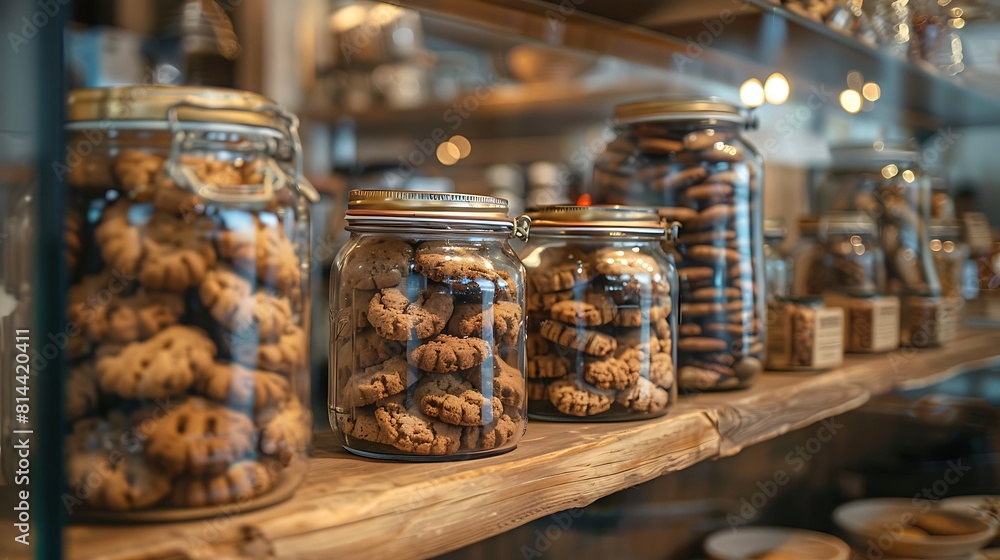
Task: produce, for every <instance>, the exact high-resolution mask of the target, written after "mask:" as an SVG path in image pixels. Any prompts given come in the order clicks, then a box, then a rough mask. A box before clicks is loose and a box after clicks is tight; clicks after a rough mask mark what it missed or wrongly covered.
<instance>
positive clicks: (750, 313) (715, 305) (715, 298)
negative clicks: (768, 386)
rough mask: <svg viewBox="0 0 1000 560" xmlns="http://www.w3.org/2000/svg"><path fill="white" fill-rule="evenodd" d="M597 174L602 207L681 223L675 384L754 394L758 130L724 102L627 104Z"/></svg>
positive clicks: (758, 313)
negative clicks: (646, 210) (617, 204)
mask: <svg viewBox="0 0 1000 560" xmlns="http://www.w3.org/2000/svg"><path fill="white" fill-rule="evenodd" d="M616 122H617V125H618V127H619V130H618V136H617V138H616V139H615V140H614V141H613V142H611V143H610V144H608V146H607V150H606V151H605V153H604V154H602V155H601V156H600V157H599V158H598V160H597V162H596V163H595V168H594V177H593V179H594V181H593V184H594V194H593V197H594V199H595V200H620V201H622V202H624V203H627V204H634V205H644V206H659V207H660V214H661V216H663V217H665V218H666V219H668V220H670V221H678V222H680V223H681V231H682V233H681V235H680V236H679V237H678V239H677V243H676V244H675V246H674V247H673V248H672V255H673V257H674V259H675V262H676V263H677V267H678V276H679V278H680V293H679V301H680V308H681V316H680V325H679V327H678V339H677V359H678V365H679V366H680V368H679V370H678V374H679V375H678V381H679V384H680V388H681V389H691V390H698V391H706V390H719V389H737V388H742V387H748V386H749V385H751V384H752V383H753V382H754V380H755V379H756V378H757V377H758V375H759V374H760V372H761V371H762V370H763V358H764V341H765V327H764V325H763V321H762V317H764V313H765V302H764V297H765V294H764V289H763V282H764V266H763V257H762V255H761V252H762V246H763V239H762V231H761V230H762V225H763V218H762V215H761V211H762V204H761V188H760V185H761V184H762V180H763V179H762V164H761V157H760V155H759V154H758V153H757V151H756V150H755V148H754V147H753V146H752V145H751V144H750V143H749V142H747V141H746V140H745V139H744V137H743V134H742V132H743V130H744V129H745V128H747V127H748V126H750V125H752V124H753V123H752V122H750V120H749V119H748V118H747V116H746V115H745V114H744V113H743V112H742V111H741V110H740V109H739V107H737V106H736V105H732V104H729V103H725V102H722V101H719V100H718V99H714V98H712V99H704V100H661V101H649V102H641V103H630V104H627V105H622V106H619V107H618V108H617V109H616Z"/></svg>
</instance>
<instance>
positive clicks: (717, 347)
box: [677, 336, 729, 352]
mask: <svg viewBox="0 0 1000 560" xmlns="http://www.w3.org/2000/svg"><path fill="white" fill-rule="evenodd" d="M728 348H729V344H728V343H727V342H726V341H725V340H722V339H720V338H710V337H707V336H691V337H683V338H679V339H677V350H679V351H681V352H724V351H726V350H727V349H728Z"/></svg>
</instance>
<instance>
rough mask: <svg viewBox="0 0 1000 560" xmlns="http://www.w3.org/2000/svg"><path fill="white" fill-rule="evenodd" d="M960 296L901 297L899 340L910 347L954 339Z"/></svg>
mask: <svg viewBox="0 0 1000 560" xmlns="http://www.w3.org/2000/svg"><path fill="white" fill-rule="evenodd" d="M960 301H961V300H957V301H956V300H954V299H945V298H942V297H928V296H903V297H901V298H900V305H901V306H902V310H901V321H902V322H901V323H900V333H899V334H900V344H902V345H903V346H904V347H911V348H931V347H935V346H941V345H942V344H946V343H948V342H952V341H953V340H955V337H957V336H958V314H959V311H960V309H959V306H958V305H956V304H957V303H959V302H960Z"/></svg>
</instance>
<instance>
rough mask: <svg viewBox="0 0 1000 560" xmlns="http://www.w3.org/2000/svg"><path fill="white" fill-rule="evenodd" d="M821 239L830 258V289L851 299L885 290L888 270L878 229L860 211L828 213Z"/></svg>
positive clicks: (821, 231) (821, 228)
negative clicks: (886, 269)
mask: <svg viewBox="0 0 1000 560" xmlns="http://www.w3.org/2000/svg"><path fill="white" fill-rule="evenodd" d="M819 231H820V237H821V238H822V239H823V244H824V246H825V247H826V253H827V255H828V256H829V259H828V261H827V265H828V267H829V268H828V269H827V271H826V274H829V284H828V286H827V289H832V290H836V291H838V292H840V293H844V294H848V295H852V296H871V295H875V294H880V293H883V292H884V291H885V272H884V271H885V268H884V266H883V258H882V248H881V247H879V244H878V228H877V227H876V225H875V222H874V221H872V219H871V218H870V217H868V215H866V214H864V213H861V212H827V213H826V214H823V216H822V217H821V218H820V220H819Z"/></svg>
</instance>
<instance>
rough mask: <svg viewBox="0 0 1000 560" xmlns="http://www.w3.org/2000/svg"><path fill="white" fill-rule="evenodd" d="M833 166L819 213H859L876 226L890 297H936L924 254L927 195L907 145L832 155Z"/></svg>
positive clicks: (878, 144) (852, 149) (937, 287)
mask: <svg viewBox="0 0 1000 560" xmlns="http://www.w3.org/2000/svg"><path fill="white" fill-rule="evenodd" d="M833 160H834V161H833V167H832V170H831V172H830V173H829V175H828V176H827V177H826V179H825V180H824V181H823V183H822V185H821V186H820V188H819V189H818V190H817V208H818V209H819V210H820V211H821V212H829V211H844V210H846V211H860V212H865V213H867V214H868V215H869V216H871V217H872V219H874V220H875V221H876V223H877V224H878V230H879V231H878V238H879V243H880V244H881V246H882V257H883V260H884V262H885V270H886V291H887V292H888V293H890V294H894V295H921V296H928V297H935V296H938V295H940V285H939V284H938V279H937V273H936V271H935V270H934V264H933V260H932V259H931V257H930V254H929V252H930V251H929V245H930V238H929V225H930V207H931V192H930V184H929V181H928V180H927V177H926V176H925V175H924V173H923V171H922V170H921V168H920V165H919V158H918V153H917V152H916V151H915V150H914V149H912V148H911V147H909V146H908V145H898V146H889V145H887V144H885V143H883V142H876V143H874V144H873V145H872V146H865V147H860V148H858V147H850V148H838V149H835V150H833Z"/></svg>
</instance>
